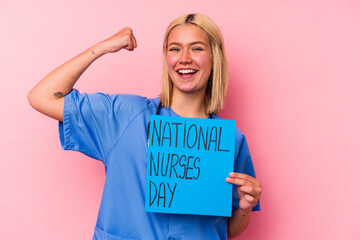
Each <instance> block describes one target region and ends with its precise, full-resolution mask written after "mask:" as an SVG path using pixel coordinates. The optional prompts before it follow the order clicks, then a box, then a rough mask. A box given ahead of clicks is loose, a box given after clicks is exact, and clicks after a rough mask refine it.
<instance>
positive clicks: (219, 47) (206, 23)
mask: <svg viewBox="0 0 360 240" xmlns="http://www.w3.org/2000/svg"><path fill="white" fill-rule="evenodd" d="M188 24H193V25H195V26H197V27H199V28H201V29H202V30H203V31H204V32H205V33H206V34H207V35H208V37H209V42H210V47H211V53H212V61H213V68H212V71H211V74H210V77H209V81H208V84H207V87H206V93H205V111H206V114H215V113H218V112H219V111H221V110H222V109H223V108H224V106H225V100H226V92H227V86H228V81H229V70H228V63H227V59H226V54H225V47H224V40H223V37H222V35H221V32H220V29H219V27H218V26H217V25H216V24H215V23H214V22H213V21H212V20H211V19H210V18H209V17H207V16H205V15H203V14H199V13H197V14H184V15H182V16H180V17H178V18H176V19H175V20H174V21H172V22H171V23H170V25H169V26H168V28H167V29H166V32H165V37H164V42H163V66H162V76H161V78H162V79H161V80H162V91H161V97H160V101H161V103H162V104H163V105H164V106H165V107H170V105H171V100H172V91H173V87H174V84H173V82H172V81H171V78H170V76H169V72H168V67H167V62H166V54H167V50H168V48H167V47H168V46H167V45H168V37H169V35H170V32H171V31H172V30H173V29H174V28H175V27H176V26H179V25H188Z"/></svg>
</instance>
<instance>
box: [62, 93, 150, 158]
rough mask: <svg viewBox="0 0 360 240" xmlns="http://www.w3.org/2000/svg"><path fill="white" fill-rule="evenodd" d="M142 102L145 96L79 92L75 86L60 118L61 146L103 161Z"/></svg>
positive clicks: (67, 96)
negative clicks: (61, 118)
mask: <svg viewBox="0 0 360 240" xmlns="http://www.w3.org/2000/svg"><path fill="white" fill-rule="evenodd" d="M142 102H146V98H143V97H140V96H135V95H127V94H114V95H108V94H104V93H95V94H87V93H82V94H80V93H79V91H78V90H76V89H73V90H72V91H71V92H70V93H69V94H67V95H66V96H65V103H64V112H63V122H59V136H60V142H61V146H62V148H63V149H64V150H73V151H79V152H82V153H84V154H86V155H87V156H90V157H92V158H95V159H97V160H101V161H104V160H105V159H106V156H107V153H108V152H109V150H110V149H111V148H112V146H113V145H114V144H115V142H116V140H117V139H118V138H119V137H120V136H121V134H122V133H123V131H124V130H125V129H126V127H127V126H128V124H129V122H130V121H131V119H132V117H133V116H134V114H136V112H137V111H139V108H140V107H141V106H140V105H141V103H142ZM139 103H140V104H139Z"/></svg>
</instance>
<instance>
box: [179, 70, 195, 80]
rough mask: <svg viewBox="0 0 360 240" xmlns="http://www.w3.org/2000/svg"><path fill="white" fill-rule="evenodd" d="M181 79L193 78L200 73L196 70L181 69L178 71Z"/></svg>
mask: <svg viewBox="0 0 360 240" xmlns="http://www.w3.org/2000/svg"><path fill="white" fill-rule="evenodd" d="M176 72H177V73H178V74H179V75H180V76H181V77H183V78H188V77H191V76H193V75H194V74H195V73H197V72H198V70H195V69H190V68H188V69H179V70H177V71H176Z"/></svg>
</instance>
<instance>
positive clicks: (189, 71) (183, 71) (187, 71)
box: [179, 69, 196, 74]
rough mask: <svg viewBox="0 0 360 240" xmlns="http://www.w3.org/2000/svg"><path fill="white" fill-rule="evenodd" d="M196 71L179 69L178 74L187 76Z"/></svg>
mask: <svg viewBox="0 0 360 240" xmlns="http://www.w3.org/2000/svg"><path fill="white" fill-rule="evenodd" d="M195 72H196V71H195V70H194V69H180V70H179V73H181V74H187V73H195Z"/></svg>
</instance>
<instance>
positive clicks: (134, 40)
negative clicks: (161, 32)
mask: <svg viewBox="0 0 360 240" xmlns="http://www.w3.org/2000/svg"><path fill="white" fill-rule="evenodd" d="M133 42H134V48H137V42H136V38H135V36H134V35H133Z"/></svg>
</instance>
